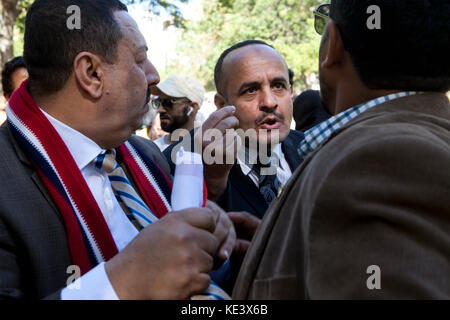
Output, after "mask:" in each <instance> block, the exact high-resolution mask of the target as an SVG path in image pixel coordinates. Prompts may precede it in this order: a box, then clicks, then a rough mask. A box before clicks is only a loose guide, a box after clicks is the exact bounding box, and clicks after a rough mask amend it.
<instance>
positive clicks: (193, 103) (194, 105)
mask: <svg viewBox="0 0 450 320" xmlns="http://www.w3.org/2000/svg"><path fill="white" fill-rule="evenodd" d="M191 106H192V108H193V109H194V112H197V111H198V109H199V107H198V103H197V102H192V103H191Z"/></svg>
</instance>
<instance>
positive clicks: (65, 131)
mask: <svg viewBox="0 0 450 320" xmlns="http://www.w3.org/2000/svg"><path fill="white" fill-rule="evenodd" d="M41 111H42V113H43V114H44V115H45V116H46V117H47V119H48V120H49V121H50V123H51V124H52V125H53V127H54V128H55V130H56V131H57V132H58V134H59V135H60V136H61V138H62V140H63V141H64V143H65V144H66V146H67V148H68V149H69V152H70V154H71V155H72V157H73V159H74V160H75V163H76V164H77V166H78V168H79V169H80V170H82V169H83V168H84V167H86V166H87V165H88V164H89V163H91V161H92V160H94V159H95V158H96V157H97V156H98V155H99V154H100V153H104V152H105V151H106V150H104V149H102V148H100V146H99V145H98V144H96V143H95V142H94V141H92V140H91V139H89V138H88V137H86V136H85V135H83V134H81V133H80V132H78V131H76V130H74V129H72V128H71V127H69V126H67V125H66V124H64V123H62V122H61V121H59V120H57V119H55V118H53V117H52V116H51V115H49V114H48V113H46V112H45V111H44V110H42V109H41Z"/></svg>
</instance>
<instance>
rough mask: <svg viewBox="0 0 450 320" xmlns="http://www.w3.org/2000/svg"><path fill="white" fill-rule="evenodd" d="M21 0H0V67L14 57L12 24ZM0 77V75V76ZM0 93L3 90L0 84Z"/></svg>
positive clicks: (17, 13) (18, 10) (18, 11)
mask: <svg viewBox="0 0 450 320" xmlns="http://www.w3.org/2000/svg"><path fill="white" fill-rule="evenodd" d="M21 2H22V1H21V0H18V1H15V0H1V7H0V9H1V12H2V16H1V18H0V69H3V65H4V64H5V63H6V62H7V61H9V60H11V59H12V58H14V46H13V43H14V24H15V22H16V19H17V17H18V15H19V13H20V4H21ZM0 77H1V76H0ZM0 94H1V95H3V90H2V88H1V86H0Z"/></svg>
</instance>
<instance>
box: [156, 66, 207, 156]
mask: <svg viewBox="0 0 450 320" xmlns="http://www.w3.org/2000/svg"><path fill="white" fill-rule="evenodd" d="M152 93H153V94H154V95H156V96H157V97H156V98H155V99H153V100H152V104H153V107H154V108H155V109H157V110H158V112H159V116H160V121H161V128H162V129H163V130H164V131H166V132H169V134H168V135H165V136H162V137H161V138H159V139H157V140H155V141H154V142H155V143H156V145H157V146H158V147H159V148H160V150H161V151H164V150H165V149H166V148H167V147H168V146H169V145H171V144H172V143H174V142H176V141H178V139H181V138H182V136H183V135H177V139H176V140H175V141H174V140H172V138H173V135H172V133H173V132H174V131H175V130H177V129H184V130H185V131H184V132H185V133H187V132H188V131H190V130H192V129H194V126H195V124H196V122H195V120H196V117H197V115H198V110H199V109H200V107H201V106H202V103H203V99H204V96H205V88H204V87H203V85H202V84H201V83H200V82H199V81H198V80H196V79H194V78H193V77H191V76H188V75H184V74H173V75H171V76H169V77H168V78H167V79H166V80H165V81H163V82H161V83H159V84H157V85H156V86H154V87H153V88H152Z"/></svg>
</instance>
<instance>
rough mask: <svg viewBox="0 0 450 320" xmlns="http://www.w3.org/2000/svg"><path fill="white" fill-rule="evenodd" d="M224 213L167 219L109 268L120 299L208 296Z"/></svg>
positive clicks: (193, 211)
mask: <svg viewBox="0 0 450 320" xmlns="http://www.w3.org/2000/svg"><path fill="white" fill-rule="evenodd" d="M220 220H221V219H220V213H219V212H218V211H217V210H212V209H209V208H202V209H187V210H182V211H179V212H173V213H170V214H167V215H166V216H165V217H164V218H162V219H161V220H159V221H157V222H155V223H153V224H151V225H149V226H147V227H146V228H145V229H144V230H142V231H141V232H140V233H139V235H138V236H137V237H136V238H135V239H134V240H133V241H132V242H131V243H130V244H129V245H128V246H127V247H125V249H123V250H122V251H121V252H120V253H119V254H117V255H116V256H115V257H113V258H112V259H111V260H109V261H108V262H107V263H106V264H105V269H106V273H107V275H108V278H109V280H110V282H111V284H112V286H113V288H114V290H115V291H116V294H117V295H118V297H119V298H120V299H158V300H159V299H161V300H162V299H186V298H188V297H190V296H192V295H194V294H198V293H201V292H203V291H204V290H206V289H207V288H208V286H209V283H210V280H211V279H210V277H209V272H210V271H211V268H212V266H213V256H214V254H215V253H216V252H217V249H218V247H219V245H220V244H221V243H220V241H218V239H217V236H216V235H215V234H214V232H215V230H216V226H217V225H218V224H219V221H220Z"/></svg>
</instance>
